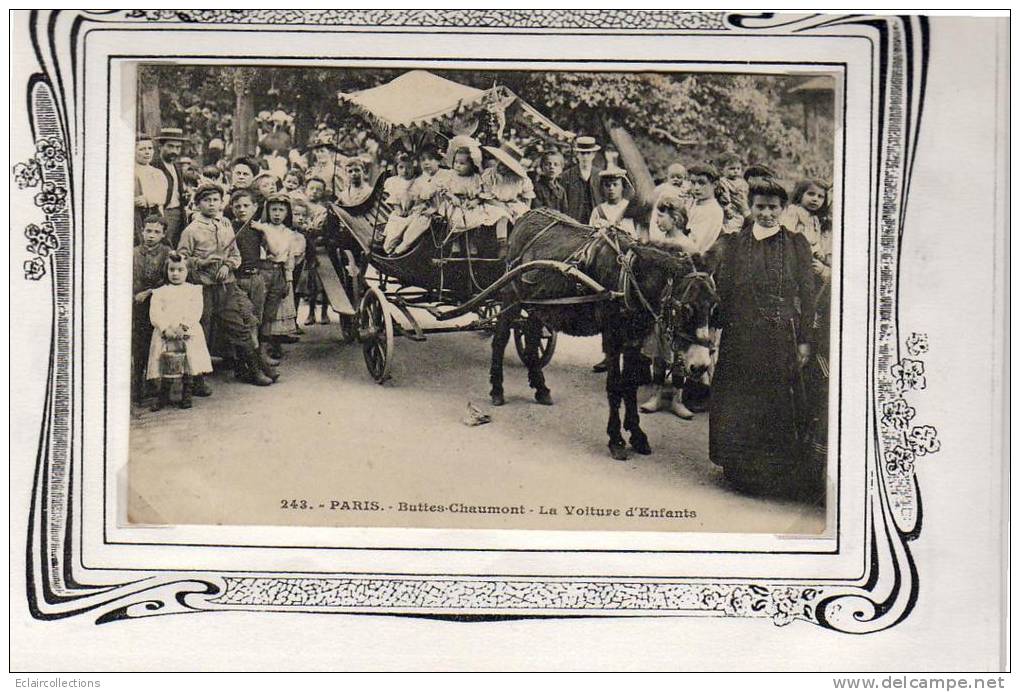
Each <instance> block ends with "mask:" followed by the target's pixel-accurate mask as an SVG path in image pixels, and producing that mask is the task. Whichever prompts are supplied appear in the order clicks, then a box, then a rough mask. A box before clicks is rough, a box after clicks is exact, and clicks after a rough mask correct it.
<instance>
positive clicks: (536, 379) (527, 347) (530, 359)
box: [524, 315, 553, 406]
mask: <svg viewBox="0 0 1020 692" xmlns="http://www.w3.org/2000/svg"><path fill="white" fill-rule="evenodd" d="M541 340H542V322H541V320H539V319H538V318H537V317H535V316H534V315H528V319H527V320H525V322H524V361H525V363H527V367H528V384H529V385H530V386H531V388H532V389H534V390H535V401H537V402H538V403H540V404H542V405H543V406H552V403H553V400H552V394H551V393H550V392H549V387H547V386H546V384H545V373H544V372H542V364H541V363H540V362H539V354H538V347H539V344H540V342H541Z"/></svg>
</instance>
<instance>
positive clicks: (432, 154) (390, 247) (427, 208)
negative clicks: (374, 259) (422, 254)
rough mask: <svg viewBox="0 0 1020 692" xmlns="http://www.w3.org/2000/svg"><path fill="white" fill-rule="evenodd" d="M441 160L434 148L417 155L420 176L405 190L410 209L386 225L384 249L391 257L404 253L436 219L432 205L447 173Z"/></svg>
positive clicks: (392, 218) (434, 207)
mask: <svg viewBox="0 0 1020 692" xmlns="http://www.w3.org/2000/svg"><path fill="white" fill-rule="evenodd" d="M441 160H442V159H441V157H440V155H439V153H438V152H437V151H435V150H434V149H425V150H423V151H422V152H421V154H419V156H418V163H419V165H420V166H421V175H419V176H418V177H417V178H415V179H414V182H412V183H411V185H410V187H409V188H408V195H409V197H410V204H411V208H410V210H409V211H408V212H407V214H406V215H391V217H390V221H387V223H386V231H385V234H384V241H383V250H384V251H385V252H386V253H388V254H392V255H399V254H402V253H404V252H406V251H407V250H408V249H410V248H411V246H412V245H414V242H415V241H416V240H418V238H419V237H421V235H422V234H423V233H424V232H425V231H427V230H428V229H429V226H430V225H431V224H432V219H433V218H434V217H435V216H436V213H437V208H436V205H435V204H434V201H433V198H434V197H435V195H436V193H437V191H438V189H439V187H440V185H443V186H445V181H446V179H447V178H448V177H449V176H450V171H449V170H446V169H442V168H440V167H439V162H440V161H441Z"/></svg>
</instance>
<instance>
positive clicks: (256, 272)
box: [132, 159, 329, 410]
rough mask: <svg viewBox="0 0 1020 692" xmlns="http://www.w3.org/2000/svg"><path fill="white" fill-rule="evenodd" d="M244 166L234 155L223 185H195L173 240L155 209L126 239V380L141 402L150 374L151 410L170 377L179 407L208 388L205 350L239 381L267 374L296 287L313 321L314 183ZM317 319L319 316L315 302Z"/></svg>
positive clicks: (287, 330)
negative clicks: (130, 303)
mask: <svg viewBox="0 0 1020 692" xmlns="http://www.w3.org/2000/svg"><path fill="white" fill-rule="evenodd" d="M254 166H255V164H253V163H252V162H251V161H249V160H244V159H241V160H238V161H236V162H235V165H234V166H233V169H234V171H235V172H236V173H237V175H232V176H231V177H232V183H233V185H232V189H231V190H230V191H229V193H228V192H226V191H225V190H224V189H223V186H221V185H219V184H216V183H205V184H203V185H201V186H200V187H198V189H196V190H195V192H194V194H193V195H192V206H193V208H194V212H193V214H192V216H191V219H190V221H189V223H188V225H187V226H186V228H185V229H184V231H183V232H182V234H181V238H180V241H179V243H178V245H177V247H176V248H172V247H170V246H169V245H168V243H167V241H166V237H165V229H166V221H165V219H163V218H162V217H161V216H160V215H158V214H155V215H151V216H149V217H148V218H146V219H145V223H144V227H143V231H142V233H141V242H140V244H139V245H137V246H136V247H135V249H134V267H133V268H134V281H133V291H134V306H135V307H134V313H133V330H132V331H133V343H134V349H133V359H134V371H133V383H132V385H133V390H134V397H135V400H136V401H137V402H139V403H141V402H142V400H143V399H144V398H145V395H146V390H147V383H152V382H155V383H158V387H156V389H157V391H156V398H155V400H154V401H153V403H152V406H151V408H152V409H153V410H159V409H161V408H163V407H165V406H166V405H167V404H168V403H169V397H170V392H171V389H172V384H173V383H174V382H175V381H180V384H181V395H180V400H179V405H180V406H181V407H182V408H189V407H191V405H192V396H193V395H194V396H208V395H209V394H210V393H211V390H210V388H209V385H208V383H207V382H206V380H205V375H207V374H208V373H209V372H211V371H212V361H211V358H210V353H213V354H216V355H219V356H221V357H222V358H224V359H226V360H227V361H230V362H232V363H233V364H234V368H235V372H236V374H237V375H238V377H239V379H242V380H243V381H246V382H250V383H252V384H255V385H259V386H268V385H271V384H273V383H274V382H275V381H276V380H277V379H278V378H279V373H278V371H277V370H276V366H277V365H279V362H280V359H281V358H282V357H283V352H282V348H281V344H282V343H287V342H293V341H296V340H297V339H298V335H299V334H300V333H301V331H302V330H301V328H300V327H299V326H298V324H297V307H298V295H299V293H300V292H301V291H304V292H305V294H306V295H307V296H308V298H309V303H310V306H311V310H310V311H309V316H308V320H306V322H305V324H309V323H314V321H315V309H314V308H315V303H316V300H317V299H318V298H320V294H321V291H322V287H321V285H320V284H319V282H318V281H317V277H316V276H315V271H314V266H315V257H316V246H317V240H318V236H319V233H320V232H321V224H322V220H323V219H324V217H325V210H324V208H323V206H322V205H321V204H320V203H319V202H320V201H321V199H322V198H321V190H322V188H323V187H324V183H323V181H321V180H319V179H316V178H309V179H308V180H307V181H304V183H305V185H304V190H306V191H307V192H308V195H307V196H306V195H305V194H304V191H303V190H301V189H300V188H297V187H291V188H290V189H289V191H285V188H283V187H282V184H281V183H280V182H278V181H276V180H275V179H272V178H271V179H269V181H270V183H272V184H271V185H265V184H263V182H262V181H263V180H265V179H266V178H265V177H264V176H261V175H259V173H258V170H257V168H255V169H254V170H253V167H254ZM288 177H290V176H289V175H288ZM316 224H318V225H316ZM310 258H311V259H310ZM306 269H307V271H306ZM302 278H303V279H304V281H303V282H302V281H301V279H302ZM322 321H323V322H324V323H325V322H328V321H329V317H328V315H327V313H326V305H325V304H323V308H322Z"/></svg>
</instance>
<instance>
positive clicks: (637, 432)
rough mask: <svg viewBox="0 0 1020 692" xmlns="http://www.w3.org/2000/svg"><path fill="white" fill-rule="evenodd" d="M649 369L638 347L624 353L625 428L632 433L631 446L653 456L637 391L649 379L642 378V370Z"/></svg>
mask: <svg viewBox="0 0 1020 692" xmlns="http://www.w3.org/2000/svg"><path fill="white" fill-rule="evenodd" d="M646 367H647V361H645V360H644V359H643V358H642V357H641V351H640V349H639V348H638V347H633V346H628V347H627V348H626V350H624V352H623V377H622V380H623V382H622V385H623V386H622V389H623V405H624V411H625V413H624V417H623V427H624V429H626V430H627V432H629V433H630V446H631V447H632V448H633V449H634V451H635V452H637V453H638V454H651V453H652V447H651V445H649V444H648V436H647V435H645V432H644V431H643V430H642V429H641V415H640V414H639V413H638V403H637V391H638V383H639V382H641V381H642V379H647V377H648V375H647V373H645V375H644V377H642V373H641V370H642V368H646Z"/></svg>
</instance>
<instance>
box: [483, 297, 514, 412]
mask: <svg viewBox="0 0 1020 692" xmlns="http://www.w3.org/2000/svg"><path fill="white" fill-rule="evenodd" d="M520 314H521V306H520V305H510V306H504V307H503V310H502V312H500V313H499V318H498V319H497V320H496V328H495V332H494V333H493V336H492V362H491V364H490V365H489V382H490V384H491V385H492V389H490V390H489V397H490V399H491V401H492V405H493V406H502V405H503V404H505V403H506V400H505V399H504V398H503V354H504V352H505V351H506V345H507V344H508V343H509V342H510V330H511V327H512V325H513V323H514V321H515V320H516V319H517V317H518V316H519V315H520Z"/></svg>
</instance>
